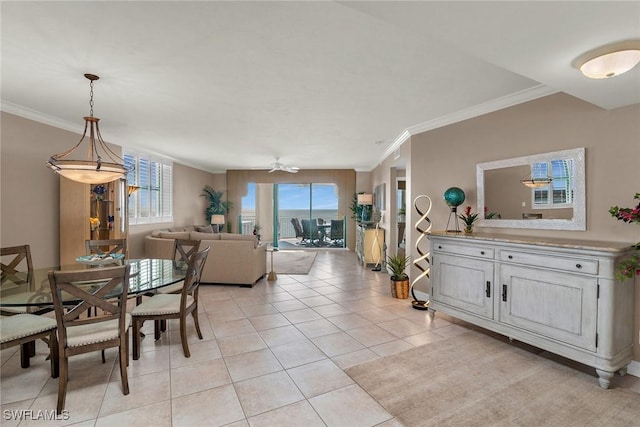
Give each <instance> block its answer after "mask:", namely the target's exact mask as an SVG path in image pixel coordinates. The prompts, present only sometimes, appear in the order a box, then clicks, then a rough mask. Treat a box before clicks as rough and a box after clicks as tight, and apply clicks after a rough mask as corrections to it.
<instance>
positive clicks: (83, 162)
mask: <svg viewBox="0 0 640 427" xmlns="http://www.w3.org/2000/svg"><path fill="white" fill-rule="evenodd" d="M84 76H85V77H86V78H87V79H88V80H89V81H90V88H91V91H90V101H89V106H90V107H91V110H90V114H89V116H87V117H85V118H84V132H83V133H82V138H80V141H79V142H78V143H77V144H76V145H75V146H73V147H72V148H71V149H69V150H67V151H65V152H63V153H58V154H54V155H53V156H51V157H50V158H49V161H48V162H47V166H48V167H49V168H51V169H52V170H53V171H54V172H56V173H58V174H60V175H62V176H63V177H65V178H67V179H70V180H72V181H76V182H81V183H83V184H102V183H105V182H111V181H115V180H116V179H119V178H122V177H123V176H124V175H126V174H127V172H128V170H127V168H126V167H125V166H124V161H123V160H122V158H121V157H120V156H118V155H117V154H116V153H114V152H113V150H111V149H110V148H109V146H108V145H107V144H106V143H105V142H104V140H103V139H102V135H100V127H99V125H98V122H99V121H100V119H99V118H97V117H93V82H94V81H96V80H98V79H99V78H100V77H98V76H96V75H94V74H85V75H84ZM87 131H88V132H89V136H88V144H89V146H88V147H87V156H86V157H85V158H73V157H71V155H72V154H73V153H74V152H75V151H76V149H78V148H79V147H80V145H82V143H83V142H84V140H85V138H86V137H87Z"/></svg>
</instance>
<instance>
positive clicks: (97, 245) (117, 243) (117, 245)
mask: <svg viewBox="0 0 640 427" xmlns="http://www.w3.org/2000/svg"><path fill="white" fill-rule="evenodd" d="M84 243H85V247H86V252H87V255H92V254H97V255H105V256H106V255H112V254H123V255H124V256H125V257H126V255H127V239H103V240H85V242H84Z"/></svg>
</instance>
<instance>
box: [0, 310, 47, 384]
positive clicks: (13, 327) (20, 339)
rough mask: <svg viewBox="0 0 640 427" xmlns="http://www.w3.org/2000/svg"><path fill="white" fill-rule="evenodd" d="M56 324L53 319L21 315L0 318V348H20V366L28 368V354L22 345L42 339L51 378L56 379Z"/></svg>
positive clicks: (26, 314)
mask: <svg viewBox="0 0 640 427" xmlns="http://www.w3.org/2000/svg"><path fill="white" fill-rule="evenodd" d="M56 327H57V323H56V321H55V319H51V318H49V317H44V316H37V315H35V314H28V313H21V314H16V315H15V316H0V348H1V349H2V350H4V349H5V348H9V347H13V346H16V345H19V346H20V364H21V366H22V367H23V368H28V367H29V357H30V354H27V353H26V351H27V350H26V348H25V346H24V344H26V343H33V342H34V341H35V340H37V339H39V338H42V339H43V340H46V342H47V344H48V345H49V359H50V361H51V377H52V378H58V374H59V364H58V339H57V338H56Z"/></svg>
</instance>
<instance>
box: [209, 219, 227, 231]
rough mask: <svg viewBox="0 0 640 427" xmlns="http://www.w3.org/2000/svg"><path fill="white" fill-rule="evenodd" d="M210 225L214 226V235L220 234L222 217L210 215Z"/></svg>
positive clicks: (222, 223)
mask: <svg viewBox="0 0 640 427" xmlns="http://www.w3.org/2000/svg"><path fill="white" fill-rule="evenodd" d="M211 225H215V226H216V227H215V228H214V230H215V232H216V233H219V232H220V226H222V225H224V215H211Z"/></svg>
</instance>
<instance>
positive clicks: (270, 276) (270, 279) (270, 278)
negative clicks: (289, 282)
mask: <svg viewBox="0 0 640 427" xmlns="http://www.w3.org/2000/svg"><path fill="white" fill-rule="evenodd" d="M277 250H278V249H277V248H274V247H273V246H271V247H267V252H269V254H270V255H269V256H270V257H271V271H270V272H269V274H268V275H267V281H268V282H274V281H276V280H278V275H277V274H276V272H275V271H274V270H273V253H274V252H275V251H277Z"/></svg>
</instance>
